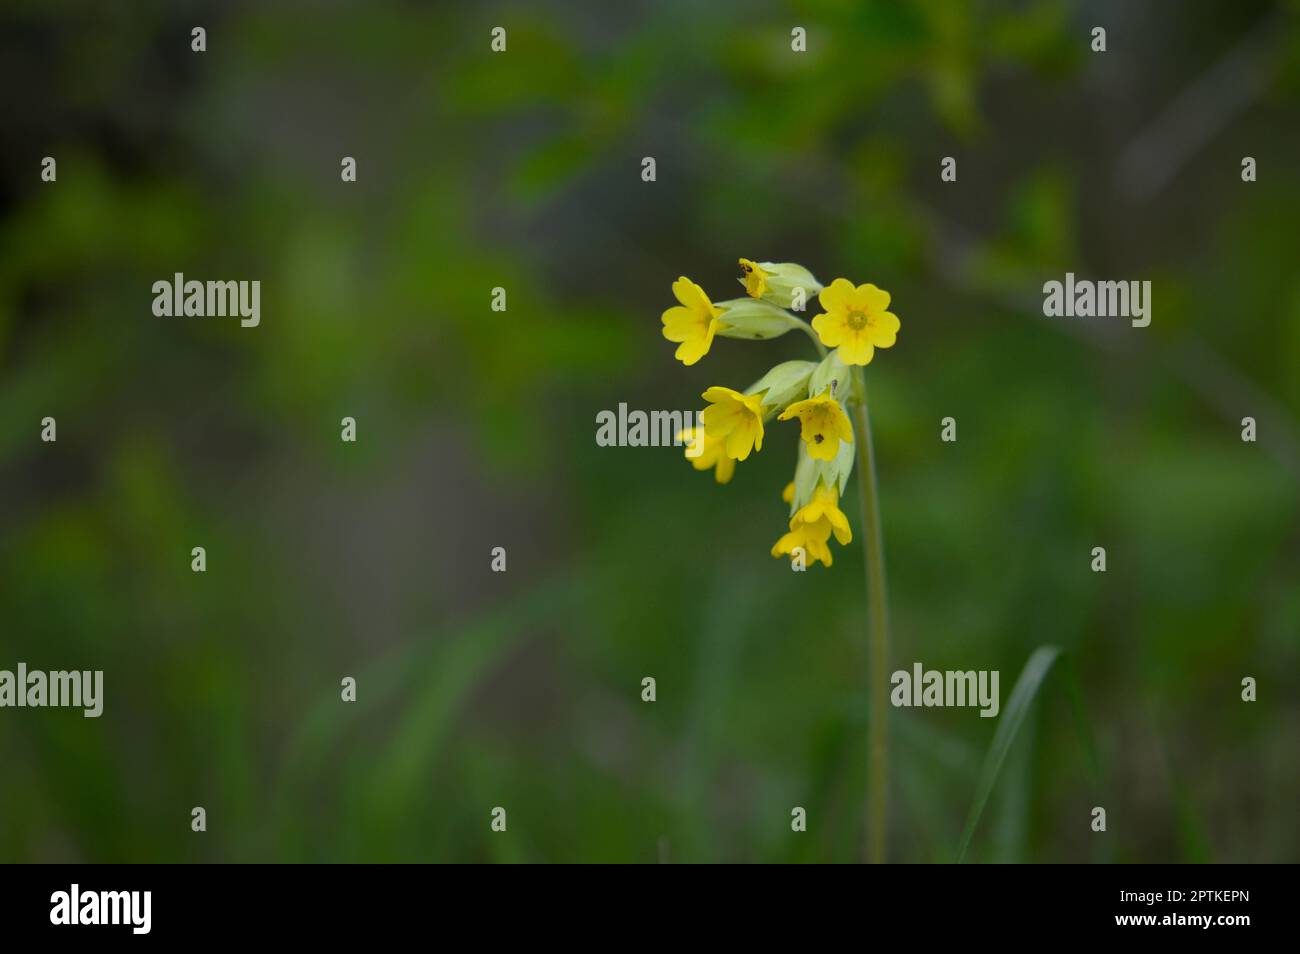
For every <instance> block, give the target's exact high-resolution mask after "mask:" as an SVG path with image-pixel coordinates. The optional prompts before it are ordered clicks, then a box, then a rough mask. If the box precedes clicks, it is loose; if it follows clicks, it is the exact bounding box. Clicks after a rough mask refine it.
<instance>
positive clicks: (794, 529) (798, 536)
mask: <svg viewBox="0 0 1300 954" xmlns="http://www.w3.org/2000/svg"><path fill="white" fill-rule="evenodd" d="M822 529H823V528H822V527H820V526H817V525H814V524H807V523H796V522H795V521H793V520H792V521H790V532H789V533H787V534H785V535H784V536H782V537H781V539H780V540H777V541H776V543H775V544H773V546H772V556H774V557H779V556H781V554H783V553H788V554H790V555H791V556H793V555H794V551H795V548H796V547H798V548H799V549H801V550H803V552H804V558H805V561H806V562H807V563H816V562H817V561H818V560H820V561H821V562H822V564H823V565H824V566H828V567H829V566H830V565H831V563H832V559H831V548H830V547H829V546H827V545H826V541H827V540H829V539H830V536H831V532H830V528H829V527H827V528H826V529H825V532H824V533H823V532H822Z"/></svg>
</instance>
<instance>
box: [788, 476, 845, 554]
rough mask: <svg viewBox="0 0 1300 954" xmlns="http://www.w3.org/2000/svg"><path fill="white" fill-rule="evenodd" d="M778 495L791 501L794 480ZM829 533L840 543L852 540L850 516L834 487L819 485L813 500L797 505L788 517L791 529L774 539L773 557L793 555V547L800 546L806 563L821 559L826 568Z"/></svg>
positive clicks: (828, 551) (829, 550)
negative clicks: (843, 507) (786, 554)
mask: <svg viewBox="0 0 1300 954" xmlns="http://www.w3.org/2000/svg"><path fill="white" fill-rule="evenodd" d="M781 496H782V498H783V499H784V500H785V501H786V502H787V503H789V502H791V501H792V500H794V483H793V482H792V483H790V484H788V485H787V486H786V488H785V491H784V492H783V493H782V494H781ZM832 533H833V534H835V539H836V540H838V541H839V542H840V545H841V546H845V545H847V544H849V543H852V542H853V531H852V530H851V529H850V528H849V518H848V517H846V516H844V513H843V511H841V510H840V505H839V496H838V495H837V494H836V493H835V489H834V488H833V487H827V486H826V485H825V484H818V485H817V489H816V491H814V492H813V499H812V501H811V502H810V503H807V504H805V505H804V506H802V507H800V508H799V510H798V511H797V512H796V513H795V515H794V516H793V517H791V518H790V532H789V533H787V534H785V535H784V536H782V537H781V539H780V540H777V541H776V543H775V545H773V547H772V556H774V557H779V556H781V554H783V553H789V554H793V553H794V549H795V547H801V548H802V549H803V552H804V556H805V559H806V560H807V562H809V563H816V562H817V561H818V560H820V561H821V562H822V564H823V565H825V566H828V567H829V566H830V565H831V562H832V561H831V548H830V547H829V546H828V545H827V544H828V543H829V541H830V538H831V534H832Z"/></svg>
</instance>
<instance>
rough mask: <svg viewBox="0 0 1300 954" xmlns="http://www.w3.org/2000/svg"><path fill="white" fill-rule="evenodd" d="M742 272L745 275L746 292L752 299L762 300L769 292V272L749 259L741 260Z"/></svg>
mask: <svg viewBox="0 0 1300 954" xmlns="http://www.w3.org/2000/svg"><path fill="white" fill-rule="evenodd" d="M740 270H741V271H742V272H744V273H745V291H746V292H748V293H749V297H750V298H762V297H763V295H764V294H765V293H766V292H767V272H766V271H765V270H764V269H763V268H762V267H761V266H760V265H759V264H758V263H757V262H751V261H750V260H749V259H747V258H742V259H741V260H740Z"/></svg>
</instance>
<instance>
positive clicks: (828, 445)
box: [777, 391, 853, 460]
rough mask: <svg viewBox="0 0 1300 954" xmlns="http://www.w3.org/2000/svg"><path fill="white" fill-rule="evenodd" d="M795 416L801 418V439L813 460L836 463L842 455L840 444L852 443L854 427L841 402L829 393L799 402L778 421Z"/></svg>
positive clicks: (789, 408) (783, 412)
mask: <svg viewBox="0 0 1300 954" xmlns="http://www.w3.org/2000/svg"><path fill="white" fill-rule="evenodd" d="M792 417H797V418H799V424H800V425H801V426H800V436H801V437H802V438H803V442H804V443H805V444H807V445H808V456H809V457H811V458H813V460H834V459H835V455H836V454H838V453H839V452H840V441H848V442H849V443H850V444H851V443H853V425H852V424H850V423H849V417H848V415H847V414H845V413H844V409H843V408H842V407H840V402H839V401H837V400H835V398H833V397H831V396H830V393H829V392H828V391H826V392H823V393H821V394H818V395H817V396H816V397H810V398H807V399H805V400H803V401H796V402H795V403H793V404H791V405H790V406H789V407H787V408H786V409H785V410H784V411H782V412H781V414H780V416H779V417H777V420H778V421H788V420H790V418H792Z"/></svg>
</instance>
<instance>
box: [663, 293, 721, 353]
mask: <svg viewBox="0 0 1300 954" xmlns="http://www.w3.org/2000/svg"><path fill="white" fill-rule="evenodd" d="M673 297H675V298H676V299H677V300H678V301H679V302H680V303H681V304H679V305H674V306H673V307H672V308H669V309H668V310H667V311H665V312H664V313H663V315H662V317H661V318H660V320H661V321H662V322H663V325H664V337H665V338H667V339H668V340H669V341H677V342H680V344H679V345H678V347H677V353H676V354H675V355H674V357H676V358H677V360H678V361H680V362H681V363H682V364H685V365H692V364H694V363H695V362H696V361H699V360H700V359H701V358H702V357H704V356H705V355H706V354H708V353H709V348H710V347H711V346H712V345H713V336H714V334H716V333H717V331H718V328H719V327H720V326H721V322H720V321H719V316H721V314H722V309H721V308H719V307H718V306H717V305H715V304H713V302H711V301H709V296H708V295H706V294H705V293H704V289H703V288H701V287H700V286H699V285H697V284H695V282H693V281H691V280H690V279H689V278H687V277H686V276H685V275H683V276H682V277H681V278H679V279H677V281H675V282H673Z"/></svg>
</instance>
